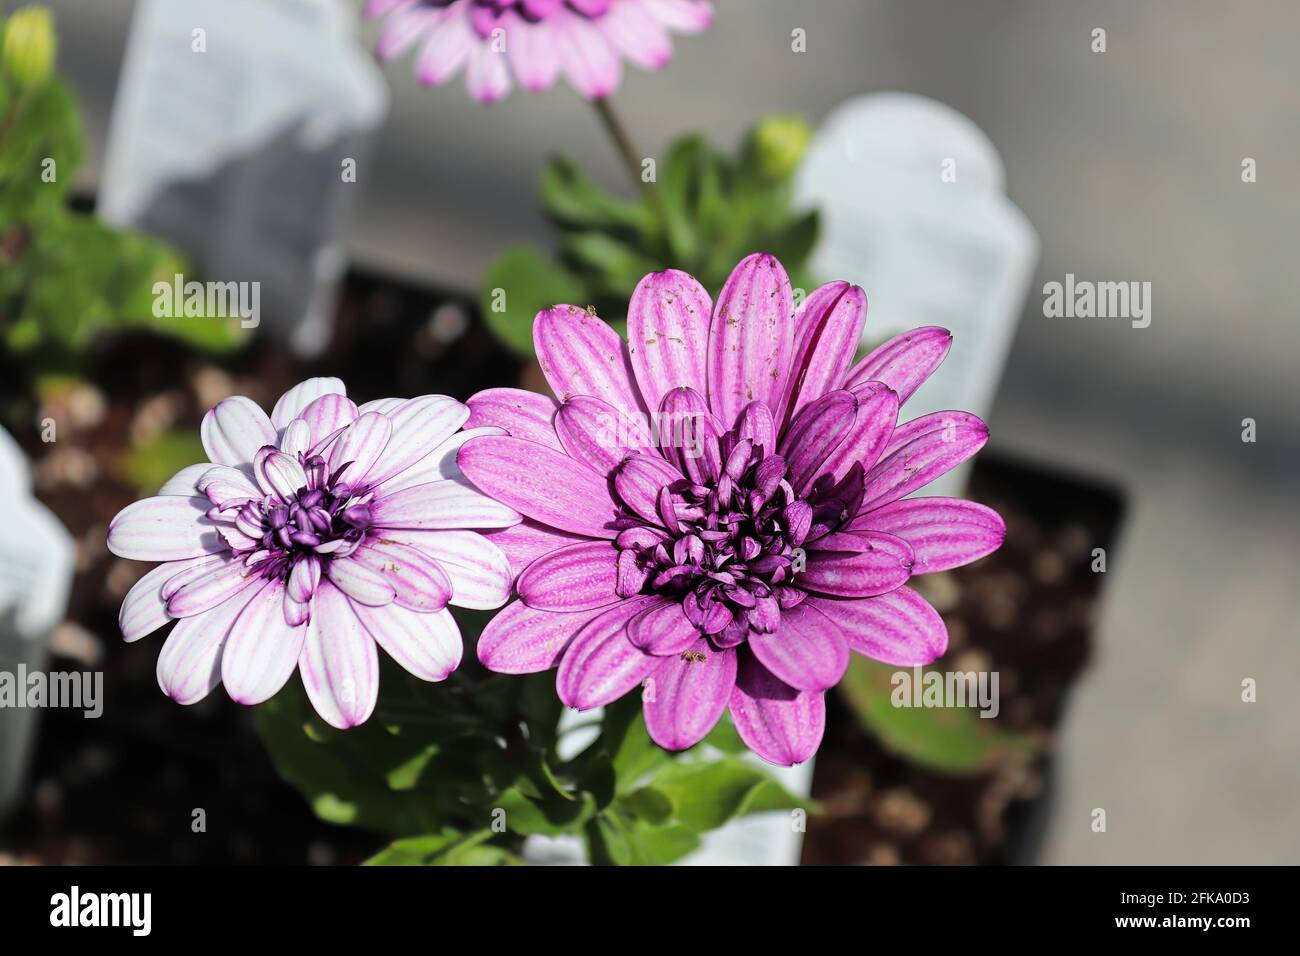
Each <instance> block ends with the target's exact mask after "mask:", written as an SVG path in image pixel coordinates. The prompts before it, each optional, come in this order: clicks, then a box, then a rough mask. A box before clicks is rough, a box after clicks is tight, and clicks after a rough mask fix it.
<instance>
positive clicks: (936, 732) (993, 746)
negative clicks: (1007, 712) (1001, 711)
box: [838, 654, 1046, 776]
mask: <svg viewBox="0 0 1300 956" xmlns="http://www.w3.org/2000/svg"><path fill="white" fill-rule="evenodd" d="M899 671H905V672H907V673H908V674H909V675H911V674H912V673H913V672H912V669H911V668H906V667H902V668H900V667H896V666H894V665H892V664H882V663H881V662H880V661H873V660H870V659H868V658H866V657H863V656H861V655H859V654H854V655H852V659H851V660H850V662H849V669H848V671H847V672H846V673H845V675H844V679H843V680H842V681H840V683H839V685H838V690H839V693H840V695H841V696H842V697H843V699H844V700H845V701H846V702H847V703H848V704H849V707H850V708H851V709H852V710H853V713H854V714H855V715H856V716H857V718H858V721H859V722H860V723H861V724H862V726H863V728H864V729H865V730H866V731H868V732H869V733H870V734H872V735H873V736H874V737H876V738H877V739H878V740H879V741H880V743H881V744H882V745H883V746H884V748H885V749H886V750H888V751H890V752H891V753H893V754H895V755H896V756H899V757H902V758H903V759H904V760H906V761H908V762H909V763H914V764H917V765H918V766H921V767H926V768H928V769H930V770H936V771H938V772H940V773H944V774H949V775H951V776H970V775H975V774H982V773H988V772H990V771H992V770H995V769H997V767H998V766H999V765H1001V764H1002V763H1004V762H1006V761H1008V760H1017V759H1026V758H1028V757H1032V756H1033V755H1035V754H1037V753H1039V752H1040V751H1041V750H1042V749H1043V748H1044V747H1045V746H1046V741H1045V740H1044V739H1043V738H1042V737H1041V736H1040V735H1037V734H1030V733H1021V732H1017V731H1013V730H1007V729H1006V728H1004V727H1003V726H1001V725H1000V724H999V723H998V721H997V720H996V719H990V718H985V717H981V716H980V714H979V710H978V709H976V708H974V707H899V706H896V705H895V702H894V700H893V699H892V698H893V695H894V692H895V686H894V684H893V677H894V675H895V674H896V673H898V672H899ZM922 673H926V671H925V670H923V671H922Z"/></svg>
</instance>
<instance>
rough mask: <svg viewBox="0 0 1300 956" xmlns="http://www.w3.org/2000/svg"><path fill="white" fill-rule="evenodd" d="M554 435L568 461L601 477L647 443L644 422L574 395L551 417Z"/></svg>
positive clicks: (629, 413)
mask: <svg viewBox="0 0 1300 956" xmlns="http://www.w3.org/2000/svg"><path fill="white" fill-rule="evenodd" d="M555 434H556V435H557V436H558V437H559V439H560V444H561V445H562V446H563V447H564V450H565V451H566V452H567V453H568V455H569V457H570V458H573V459H575V460H577V461H580V462H582V463H583V464H586V465H590V466H591V467H592V468H593V469H595V470H596V471H598V472H600V473H601V474H608V473H609V472H611V471H613V470H614V467H615V466H616V465H618V463H619V462H621V461H622V460H623V459H624V458H626V457H627V455H628V453H629V452H632V451H639V450H644V449H645V448H646V447H647V445H648V443H649V436H648V435H647V434H646V422H645V419H644V418H643V417H642V416H641V415H640V413H637V412H627V411H623V412H620V411H619V410H618V409H616V408H615V407H614V406H613V405H610V404H609V403H608V402H605V401H602V400H601V399H599V398H592V397H591V396H590V395H575V396H574V397H573V398H570V399H569V400H568V401H566V402H565V403H564V404H563V405H561V406H560V410H559V411H558V412H556V413H555Z"/></svg>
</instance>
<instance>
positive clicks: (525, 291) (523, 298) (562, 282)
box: [481, 246, 588, 357]
mask: <svg viewBox="0 0 1300 956" xmlns="http://www.w3.org/2000/svg"><path fill="white" fill-rule="evenodd" d="M587 297H588V296H587V291H586V287H585V286H584V285H583V284H582V283H581V282H579V281H578V280H577V279H575V278H574V277H573V276H572V275H570V274H569V273H568V272H567V271H566V270H565V269H564V268H563V267H562V266H559V265H556V264H555V263H553V262H551V260H549V259H548V258H546V256H544V255H543V254H542V253H541V252H539V251H538V250H536V249H534V248H533V247H531V246H515V247H513V248H511V249H507V250H506V251H505V252H503V253H502V254H501V255H500V256H498V257H497V259H496V260H495V261H494V262H493V263H492V264H491V265H490V266H488V269H487V271H486V272H485V273H484V274H483V284H482V300H481V301H482V307H483V317H484V319H485V321H486V322H487V325H488V328H489V329H490V330H491V331H492V333H493V335H495V336H496V337H497V340H498V341H500V342H501V344H502V345H504V346H506V347H507V348H509V349H510V350H511V351H513V352H515V353H516V354H518V355H521V356H525V357H527V356H531V355H532V354H533V318H534V317H535V316H536V315H537V313H538V312H540V311H541V310H542V309H548V308H550V307H551V306H553V305H560V304H568V305H586V301H585V300H586V299H587Z"/></svg>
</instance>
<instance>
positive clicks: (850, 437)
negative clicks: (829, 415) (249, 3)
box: [820, 382, 898, 481]
mask: <svg viewBox="0 0 1300 956" xmlns="http://www.w3.org/2000/svg"><path fill="white" fill-rule="evenodd" d="M853 394H854V395H855V396H856V397H857V399H858V410H857V412H856V413H855V415H854V418H853V424H852V425H851V426H850V427H849V430H848V433H847V434H846V435H845V436H844V440H843V441H841V442H840V444H839V446H838V447H837V448H836V449H835V450H834V451H833V452H831V453H830V455H829V456H828V457H827V459H826V461H825V462H823V463H822V466H821V469H820V472H821V473H822V474H831V475H834V476H835V480H836V481H839V480H840V479H842V478H843V477H844V476H845V475H847V474H848V473H849V470H850V469H851V468H852V467H853V466H854V465H855V464H861V465H862V467H863V468H864V469H865V470H868V471H870V470H871V467H872V466H873V465H875V463H876V462H877V461H879V460H880V456H881V454H882V453H883V452H884V450H885V448H886V446H887V445H888V444H889V441H890V437H891V436H892V435H893V432H894V424H895V423H896V422H897V421H898V394H897V393H896V392H894V391H893V390H892V389H891V388H889V387H888V386H886V385H881V384H880V383H879V382H869V383H867V384H865V385H861V386H858V388H857V389H855V390H854V393H853Z"/></svg>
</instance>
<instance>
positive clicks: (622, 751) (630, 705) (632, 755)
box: [597, 694, 672, 793]
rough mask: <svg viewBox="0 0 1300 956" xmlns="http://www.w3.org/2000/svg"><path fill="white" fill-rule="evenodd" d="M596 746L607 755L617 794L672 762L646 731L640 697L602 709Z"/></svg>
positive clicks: (634, 695) (631, 696) (623, 700)
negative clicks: (616, 781)
mask: <svg viewBox="0 0 1300 956" xmlns="http://www.w3.org/2000/svg"><path fill="white" fill-rule="evenodd" d="M597 743H598V744H599V745H600V746H602V747H603V748H605V750H607V751H608V753H609V754H610V759H611V763H612V765H613V771H614V774H615V775H616V777H617V780H618V785H617V789H618V792H619V793H626V792H628V791H629V790H631V789H633V788H634V787H636V786H637V784H638V782H639V781H640V780H641V779H642V778H643V777H645V776H646V774H648V773H650V772H651V771H652V770H654V769H655V768H656V767H659V766H662V765H663V764H665V763H667V762H668V761H669V760H671V759H672V758H671V757H670V756H669V754H668V751H666V750H664V749H663V748H662V747H660V746H659V745H658V744H656V743H655V742H654V741H653V740H651V739H650V734H649V733H647V731H646V729H645V715H644V713H643V712H642V710H641V696H640V695H639V694H627V695H625V696H624V697H623V698H622V699H620V700H617V701H615V702H614V703H612V704H610V705H608V706H607V707H606V708H605V715H604V717H603V719H602V721H601V731H600V739H599V740H598V741H597Z"/></svg>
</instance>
